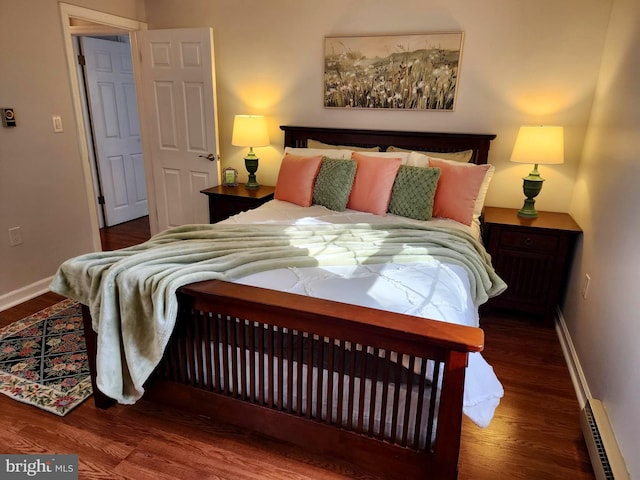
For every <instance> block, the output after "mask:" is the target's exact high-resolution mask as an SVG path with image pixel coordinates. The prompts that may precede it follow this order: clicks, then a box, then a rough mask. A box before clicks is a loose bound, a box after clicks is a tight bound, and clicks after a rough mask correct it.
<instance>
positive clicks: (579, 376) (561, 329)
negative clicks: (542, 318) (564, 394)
mask: <svg viewBox="0 0 640 480" xmlns="http://www.w3.org/2000/svg"><path fill="white" fill-rule="evenodd" d="M556 333H557V334H558V340H560V346H561V347H562V353H563V354H564V358H565V361H566V362H567V367H568V368H569V375H571V381H572V382H573V388H574V389H575V391H576V397H578V403H579V404H580V408H581V409H582V408H584V405H585V403H587V400H588V399H589V398H591V391H590V390H589V385H588V384H587V379H586V377H585V376H584V371H583V370H582V366H581V365H580V359H579V358H578V354H577V353H576V349H575V348H574V346H573V341H572V340H571V335H570V334H569V329H568V328H567V324H566V322H565V321H564V316H563V315H562V311H561V310H560V309H558V316H557V318H556Z"/></svg>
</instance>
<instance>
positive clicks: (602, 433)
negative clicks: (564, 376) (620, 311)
mask: <svg viewBox="0 0 640 480" xmlns="http://www.w3.org/2000/svg"><path fill="white" fill-rule="evenodd" d="M556 332H557V334H558V339H559V340H560V345H561V346H562V351H563V353H564V357H565V360H566V362H567V367H568V368H569V374H570V375H571V381H572V382H573V386H574V388H575V391H576V396H577V397H578V403H579V404H580V425H581V427H582V433H583V435H584V439H585V443H586V444H587V449H588V450H589V458H590V459H591V464H592V465H593V471H594V473H595V475H596V478H597V479H598V480H613V479H615V480H628V479H629V478H630V477H629V473H628V470H627V466H626V464H625V462H624V458H623V457H622V453H621V452H620V448H619V447H618V442H617V440H616V437H615V434H614V431H613V428H612V426H611V422H610V421H609V417H608V415H607V413H606V410H605V407H604V404H603V403H602V402H601V401H600V400H597V399H595V398H593V397H592V396H591V391H590V390H589V385H588V384H587V380H586V378H585V376H584V372H583V370H582V366H581V365H580V359H579V358H578V355H577V353H576V350H575V348H574V346H573V341H572V340H571V335H570V334H569V330H568V329H567V324H566V322H565V321H564V317H563V316H562V312H561V311H558V317H557V322H556Z"/></svg>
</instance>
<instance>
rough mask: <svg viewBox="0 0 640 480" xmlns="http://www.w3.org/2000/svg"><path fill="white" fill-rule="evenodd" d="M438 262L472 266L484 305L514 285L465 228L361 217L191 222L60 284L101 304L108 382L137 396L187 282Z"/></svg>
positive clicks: (121, 393)
mask: <svg viewBox="0 0 640 480" xmlns="http://www.w3.org/2000/svg"><path fill="white" fill-rule="evenodd" d="M438 261H439V262H443V263H451V264H457V265H461V266H463V267H464V268H465V269H466V270H467V272H468V273H469V280H470V284H471V294H472V295H473V299H474V302H475V304H476V305H480V304H482V303H484V302H485V301H486V300H487V299H488V298H489V297H491V296H494V295H497V294H498V293H500V292H501V291H502V290H504V288H506V285H505V284H504V282H503V281H502V280H501V279H500V278H499V277H498V276H497V275H496V273H495V272H494V270H493V268H492V267H491V263H490V258H489V255H488V254H487V253H486V251H485V250H484V248H483V246H482V245H481V244H480V243H479V242H478V241H476V240H475V239H474V238H473V237H471V236H470V235H468V234H466V233H464V232H461V231H457V230H453V229H443V228H436V227H431V228H427V227H425V228H417V227H415V226H408V225H402V224H384V225H377V224H376V225H366V224H352V225H304V226H282V225H187V226H183V227H178V228H174V229H170V230H167V231H165V232H162V233H160V234H158V235H156V236H154V237H152V238H151V239H150V240H149V241H147V242H145V243H143V244H140V245H137V246H134V247H130V248H125V249H122V250H117V251H112V252H98V253H90V254H86V255H82V256H79V257H75V258H72V259H70V260H67V261H66V262H65V263H63V264H62V265H61V266H60V268H59V269H58V271H57V273H56V275H55V277H54V279H53V281H52V283H51V289H52V290H53V291H54V292H57V293H59V294H61V295H64V296H66V297H69V298H72V299H74V300H76V301H78V302H81V303H83V304H85V305H87V306H88V307H89V309H90V311H91V315H92V317H93V328H94V330H95V331H96V332H97V333H98V352H97V372H98V375H97V385H98V388H99V389H100V390H101V391H102V392H103V393H105V394H106V395H108V396H109V397H112V398H114V399H116V400H117V401H118V402H120V403H134V402H135V401H136V400H137V399H139V398H140V397H141V396H142V394H143V392H144V390H143V385H144V382H145V381H146V380H147V378H148V377H149V376H150V375H151V373H152V371H153V369H154V368H155V367H156V365H157V364H158V363H159V361H160V359H161V357H162V354H163V352H164V349H165V347H166V345H167V342H168V340H169V337H170V335H171V332H172V330H173V328H174V324H175V321H176V313H177V307H178V306H177V298H176V290H177V289H178V288H179V287H181V286H183V285H186V284H189V283H193V282H198V281H202V280H211V279H221V280H229V281H232V280H234V279H238V278H241V277H243V276H246V275H249V274H252V273H257V272H261V271H266V270H273V269H277V268H287V267H315V266H336V265H354V264H370V263H386V262H396V263H419V262H438Z"/></svg>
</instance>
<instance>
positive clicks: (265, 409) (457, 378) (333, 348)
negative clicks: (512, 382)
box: [85, 281, 484, 479]
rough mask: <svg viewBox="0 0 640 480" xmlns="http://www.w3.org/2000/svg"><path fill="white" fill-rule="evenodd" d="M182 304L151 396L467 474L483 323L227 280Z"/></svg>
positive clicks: (423, 469)
mask: <svg viewBox="0 0 640 480" xmlns="http://www.w3.org/2000/svg"><path fill="white" fill-rule="evenodd" d="M179 303H180V313H179V319H178V323H177V325H176V329H175V330H174V334H173V336H172V339H171V341H170V344H169V346H168V347H167V349H166V351H165V356H164V359H163V361H162V363H161V364H160V365H159V367H158V369H157V375H156V378H155V379H154V381H153V382H150V384H149V388H148V390H147V393H146V394H145V395H146V397H145V398H153V399H155V400H157V401H159V402H163V403H165V404H166V403H170V404H172V405H174V406H180V407H181V408H184V409H188V410H189V411H193V412H196V413H200V414H206V415H210V416H211V417H212V418H214V419H216V420H219V421H223V422H230V423H233V424H235V425H238V426H241V427H245V428H248V429H252V430H255V431H258V432H261V433H264V434H267V435H270V436H273V437H276V438H279V439H282V440H285V441H288V442H292V443H295V444H298V445H301V446H303V447H304V448H307V449H309V450H311V451H314V452H318V453H321V454H325V455H331V456H338V457H341V458H343V459H346V460H348V461H351V462H353V463H354V464H356V465H358V466H359V467H360V468H362V469H364V470H370V471H374V472H377V473H378V474H380V473H382V474H386V475H388V476H390V477H393V478H437V479H444V478H456V476H457V464H458V452H459V448H460V432H461V424H462V397H463V385H464V376H465V367H466V364H467V357H468V352H472V351H480V350H482V346H483V341H484V338H483V332H482V330H480V329H476V328H470V327H462V326H458V325H452V324H447V323H443V322H437V321H431V320H425V319H421V318H417V317H410V316H406V315H400V314H395V313H390V312H385V311H380V310H373V309H368V308H363V307H358V306H354V305H347V304H342V303H337V302H329V301H325V300H320V299H316V298H311V297H304V296H299V295H293V294H288V293H282V292H277V291H273V290H266V289H261V288H256V287H248V286H242V285H237V284H232V283H227V282H221V281H209V282H202V283H198V284H193V285H190V286H187V287H184V288H182V289H181V290H180V291H179ZM85 314H86V315H85V322H86V323H85V325H89V326H90V322H91V319H90V317H89V316H88V311H87V310H86V309H85ZM87 322H88V323H87ZM90 330H91V329H90V328H88V329H87V332H89V331H90ZM87 336H88V337H90V336H91V335H87ZM88 347H89V348H95V338H94V339H93V340H92V339H89V341H88ZM92 356H94V353H91V352H90V357H92ZM93 367H94V365H92V374H93V373H94V372H95V369H94V368H93ZM96 401H97V402H98V404H99V405H100V406H107V405H108V403H109V399H108V398H105V397H104V396H101V395H99V394H98V396H97V398H96Z"/></svg>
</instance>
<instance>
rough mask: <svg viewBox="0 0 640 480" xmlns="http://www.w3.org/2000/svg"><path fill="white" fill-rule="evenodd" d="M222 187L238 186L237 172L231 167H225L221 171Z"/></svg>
mask: <svg viewBox="0 0 640 480" xmlns="http://www.w3.org/2000/svg"><path fill="white" fill-rule="evenodd" d="M222 185H224V186H225V187H237V186H238V170H236V169H235V168H231V167H227V168H225V169H223V170H222Z"/></svg>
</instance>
